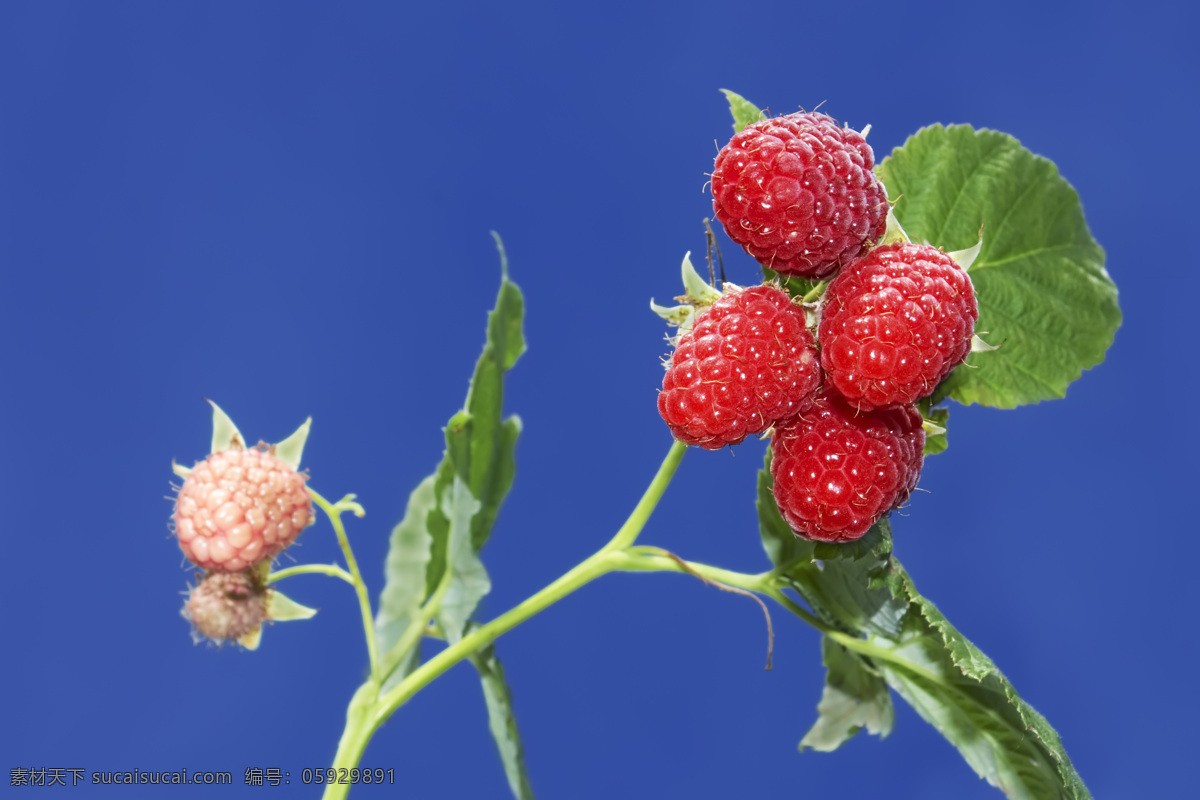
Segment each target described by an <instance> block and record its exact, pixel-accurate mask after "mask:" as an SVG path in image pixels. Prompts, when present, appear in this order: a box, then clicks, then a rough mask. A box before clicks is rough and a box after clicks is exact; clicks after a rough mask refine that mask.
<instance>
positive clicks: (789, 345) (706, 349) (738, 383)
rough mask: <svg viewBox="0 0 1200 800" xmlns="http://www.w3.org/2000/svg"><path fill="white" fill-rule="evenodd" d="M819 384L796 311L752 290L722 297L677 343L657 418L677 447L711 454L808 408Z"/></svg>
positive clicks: (777, 295)
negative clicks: (696, 447)
mask: <svg viewBox="0 0 1200 800" xmlns="http://www.w3.org/2000/svg"><path fill="white" fill-rule="evenodd" d="M820 382H821V370H820V365H819V363H818V359H817V352H816V346H815V341H814V339H813V335H812V332H811V331H809V330H808V327H807V320H806V319H805V316H804V309H803V308H800V307H799V306H797V305H796V304H795V303H793V302H792V299H791V298H790V297H789V296H788V294H787V292H784V291H783V290H782V289H777V288H775V287H773V286H755V287H752V288H749V289H742V290H739V291H735V292H733V293H732V294H727V295H724V296H722V297H721V298H720V299H719V300H717V301H716V302H715V303H713V304H712V305H711V306H710V307H708V308H707V309H705V310H703V311H701V312H699V313H697V314H696V318H695V321H694V323H693V325H692V329H691V330H690V331H688V332H686V333H683V334H681V335H680V337H679V343H678V345H677V346H676V348H675V354H674V356H673V357H672V358H671V363H670V365H669V366H668V367H667V374H666V375H665V376H664V377H663V385H662V392H661V393H660V394H659V395H658V412H659V413H660V414H661V415H662V418H663V419H664V420H666V423H667V425H668V426H669V427H670V428H671V433H672V434H674V436H675V438H676V439H678V440H679V441H681V442H684V443H686V444H692V445H699V446H700V447H703V448H705V449H706V450H718V449H720V448H722V447H724V446H725V445H727V444H737V443H738V442H740V441H742V439H745V438H746V436H748V435H753V434H758V433H762V432H763V431H765V430H766V429H767V428H769V427H771V426H772V425H774V424H775V423H776V422H778V421H779V420H781V419H786V418H787V417H791V416H794V415H795V414H797V413H799V412H800V411H803V410H804V409H805V408H807V407H808V406H809V405H810V404H811V403H812V397H813V394H814V392H815V391H816V389H817V386H818V385H819V384H820Z"/></svg>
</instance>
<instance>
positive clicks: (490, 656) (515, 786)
mask: <svg viewBox="0 0 1200 800" xmlns="http://www.w3.org/2000/svg"><path fill="white" fill-rule="evenodd" d="M471 663H472V664H474V665H475V669H477V670H479V677H480V679H481V681H482V683H483V698H484V700H485V701H486V702H487V711H488V727H489V728H491V731H492V738H493V739H495V740H496V749H497V750H498V751H499V753H500V762H501V763H502V764H503V765H504V774H505V775H506V776H507V777H508V786H509V788H510V789H512V793H513V797H515V798H516V799H517V800H533V787H532V786H531V785H530V783H529V773H528V772H527V771H526V769H525V748H524V746H523V745H522V744H521V734H520V733H519V732H518V730H517V718H516V716H515V715H514V714H513V701H512V692H511V691H510V690H509V688H508V681H507V680H506V679H505V677H504V665H503V664H501V663H500V659H499V658H497V657H496V647H495V645H494V644H493V645H488V646H487V647H485V648H484V649H483V650H480V651H479V652H477V653H474V654H472V656H471Z"/></svg>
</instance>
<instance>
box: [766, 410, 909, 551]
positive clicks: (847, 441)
mask: <svg viewBox="0 0 1200 800" xmlns="http://www.w3.org/2000/svg"><path fill="white" fill-rule="evenodd" d="M924 448H925V431H924V428H923V427H922V420H921V415H920V413H919V412H918V411H917V409H916V407H915V406H913V405H904V406H896V407H893V408H886V409H880V410H878V411H870V412H866V411H859V410H857V409H855V408H853V407H852V406H850V405H849V404H848V403H847V402H846V401H845V399H843V398H842V397H840V396H839V395H837V394H836V393H835V392H831V391H828V390H825V391H823V392H822V394H821V395H820V396H818V398H817V400H816V402H815V403H814V404H813V406H812V408H810V409H809V410H808V411H806V412H804V413H803V414H800V415H798V416H797V417H796V418H795V419H793V420H789V421H788V422H785V423H782V424H780V425H777V426H776V427H775V433H774V435H773V436H772V438H771V477H772V478H773V479H774V492H775V502H776V503H777V504H778V506H779V512H780V514H782V515H783V518H784V519H785V520H787V523H788V525H790V526H791V528H792V530H793V531H795V533H796V534H797V535H799V536H802V537H804V538H806V539H813V540H816V541H822V542H848V541H853V540H855V539H858V538H859V537H861V536H862V535H863V534H865V533H866V532H867V531H868V530H869V529H870V527H871V526H872V525H874V524H875V523H876V522H877V521H878V520H879V518H880V517H882V516H883V515H884V514H886V513H887V512H888V511H890V510H891V509H893V508H896V507H897V506H899V505H900V504H902V503H904V501H906V500H907V499H908V496H909V494H910V493H911V492H912V490H913V489H914V488H916V485H917V480H918V479H919V478H920V475H921V467H922V465H923V463H924Z"/></svg>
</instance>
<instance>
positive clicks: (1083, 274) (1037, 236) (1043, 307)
mask: <svg viewBox="0 0 1200 800" xmlns="http://www.w3.org/2000/svg"><path fill="white" fill-rule="evenodd" d="M878 172H879V176H880V178H881V179H882V180H883V182H884V184H885V185H886V186H887V189H888V195H889V197H890V198H891V200H892V202H894V203H896V206H895V211H896V216H897V218H898V219H899V220H900V223H901V224H902V225H903V226H904V228H905V230H906V231H907V232H908V234H909V236H910V237H911V238H912V239H913V241H926V242H929V243H930V244H934V245H937V246H938V247H941V248H942V249H944V250H946V251H947V252H950V251H954V250H960V249H965V248H967V247H970V246H972V245H974V244H975V243H976V242H978V240H979V236H980V230H981V229H982V235H983V249H982V251H981V252H980V254H979V257H978V259H977V260H976V261H975V263H974V265H972V267H971V270H970V275H971V280H972V282H973V283H974V284H975V290H976V294H977V296H978V299H979V324H978V326H977V330H978V331H980V332H986V333H985V335H984V338H985V339H986V340H987V341H988V342H989V343H991V344H995V345H1002V346H1001V347H1000V349H999V350H995V351H991V352H987V353H977V354H975V355H973V356H971V357H970V358H968V365H964V366H960V367H958V368H957V369H956V370H954V372H953V373H952V374H951V375H950V377H949V378H947V379H946V380H945V381H944V382H943V383H942V385H941V386H940V387H939V388H938V391H937V393H936V394H935V397H943V396H946V395H949V396H950V397H953V398H954V399H955V400H958V401H959V402H962V403H980V404H983V405H988V406H996V407H999V408H1012V407H1015V406H1018V405H1022V404H1024V403H1035V402H1038V401H1040V400H1047V399H1052V398H1059V397H1063V396H1064V394H1065V393H1066V390H1067V386H1068V385H1069V384H1070V383H1071V382H1072V381H1074V380H1075V379H1077V378H1078V377H1079V376H1080V374H1081V373H1082V371H1083V370H1085V369H1088V368H1090V367H1093V366H1095V365H1096V364H1098V363H1100V361H1102V360H1103V359H1104V353H1105V351H1106V350H1107V349H1108V347H1109V345H1110V344H1111V343H1112V340H1113V335H1114V333H1115V332H1116V329H1117V327H1118V325H1120V322H1121V312H1120V310H1119V308H1118V307H1117V288H1116V286H1115V285H1114V284H1113V282H1112V280H1111V279H1110V278H1109V276H1108V273H1107V272H1106V271H1105V269H1104V251H1103V250H1101V248H1100V246H1099V245H1098V244H1097V243H1096V241H1095V240H1094V239H1093V238H1092V235H1091V233H1090V232H1089V231H1088V227H1087V223H1086V222H1085V221H1084V217H1083V208H1082V207H1081V206H1080V203H1079V197H1078V195H1077V194H1076V193H1075V190H1074V189H1073V188H1072V187H1071V185H1070V184H1068V183H1067V182H1066V181H1065V180H1064V179H1063V178H1062V177H1061V176H1060V175H1059V173H1058V168H1057V167H1055V165H1054V164H1053V163H1052V162H1050V161H1048V160H1046V159H1045V158H1042V157H1040V156H1036V155H1034V154H1033V153H1031V152H1029V151H1028V150H1026V149H1025V148H1024V147H1022V146H1021V144H1020V142H1018V141H1017V140H1016V139H1014V138H1013V137H1011V136H1009V135H1007V134H1004V133H999V132H997V131H990V130H974V129H973V128H971V127H970V126H969V125H955V126H951V127H948V128H947V127H943V126H941V125H934V126H931V127H928V128H923V129H922V130H921V131H919V132H918V133H916V134H915V135H913V136H912V137H910V138H909V139H908V141H907V142H906V143H905V144H904V146H903V147H900V148H897V149H896V150H894V151H893V152H892V154H891V155H890V156H888V157H887V158H886V159H884V161H883V163H882V164H880V165H879V167H878Z"/></svg>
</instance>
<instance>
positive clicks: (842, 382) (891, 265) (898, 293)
mask: <svg viewBox="0 0 1200 800" xmlns="http://www.w3.org/2000/svg"><path fill="white" fill-rule="evenodd" d="M978 319H979V306H978V305H977V303H976V300H975V290H974V288H973V287H972V285H971V279H970V278H969V277H968V276H967V271H966V270H964V269H963V268H962V267H960V266H959V265H958V264H957V263H955V261H954V259H952V258H951V257H950V256H948V255H946V254H945V253H943V252H942V251H941V250H939V249H938V248H936V247H932V246H930V245H925V244H908V243H895V244H890V245H885V246H882V247H876V248H875V249H873V250H872V251H871V252H870V253H868V254H867V255H866V256H864V257H863V258H860V259H858V260H857V261H855V262H853V263H852V264H850V265H849V266H847V267H846V268H845V269H843V270H842V271H841V272H840V273H838V276H837V277H836V278H834V280H833V281H832V282H831V283H830V284H829V288H828V290H827V291H826V293H825V298H824V304H823V306H822V309H821V324H820V328H819V333H818V338H819V340H820V343H821V365H822V366H823V367H824V368H825V372H826V377H827V379H828V381H829V382H831V383H832V384H833V386H834V387H836V389H837V391H838V392H840V393H841V394H842V396H843V397H845V398H846V399H847V400H849V401H850V403H851V404H852V405H854V406H856V407H858V408H861V409H872V408H880V407H883V406H890V405H898V404H902V403H911V402H913V401H914V400H917V399H919V398H922V397H925V396H927V395H929V394H930V393H932V392H933V390H934V389H935V388H936V387H937V385H938V383H939V382H940V381H941V380H942V379H944V378H945V377H946V376H947V375H949V374H950V371H951V370H952V369H954V368H955V367H956V366H958V365H959V364H961V363H962V362H963V361H964V360H965V359H966V357H967V355H968V354H969V353H970V352H971V337H972V335H973V334H974V332H975V323H976V321H977V320H978Z"/></svg>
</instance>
